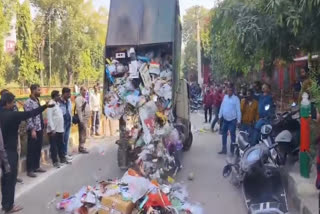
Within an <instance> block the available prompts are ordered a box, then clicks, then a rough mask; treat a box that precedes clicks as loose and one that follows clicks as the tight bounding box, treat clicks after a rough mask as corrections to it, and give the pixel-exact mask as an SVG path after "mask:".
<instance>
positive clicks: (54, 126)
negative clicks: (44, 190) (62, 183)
mask: <svg viewBox="0 0 320 214" xmlns="http://www.w3.org/2000/svg"><path fill="white" fill-rule="evenodd" d="M51 99H52V100H50V102H49V104H51V105H54V107H53V108H51V109H48V111H47V118H48V126H47V133H48V135H49V141H50V155H51V159H52V163H53V166H54V167H56V168H60V164H59V162H58V156H59V159H60V163H62V164H64V163H68V162H67V160H66V157H65V153H64V145H63V133H64V120H63V113H62V110H61V108H60V106H59V101H60V94H59V91H52V92H51Z"/></svg>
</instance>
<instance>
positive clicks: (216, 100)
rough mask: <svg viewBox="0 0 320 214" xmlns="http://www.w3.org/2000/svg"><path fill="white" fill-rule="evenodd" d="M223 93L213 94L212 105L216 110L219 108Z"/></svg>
mask: <svg viewBox="0 0 320 214" xmlns="http://www.w3.org/2000/svg"><path fill="white" fill-rule="evenodd" d="M223 97H224V95H223V93H220V92H218V91H217V92H215V93H214V94H213V105H214V106H215V107H217V108H219V107H220V106H221V103H222V100H223Z"/></svg>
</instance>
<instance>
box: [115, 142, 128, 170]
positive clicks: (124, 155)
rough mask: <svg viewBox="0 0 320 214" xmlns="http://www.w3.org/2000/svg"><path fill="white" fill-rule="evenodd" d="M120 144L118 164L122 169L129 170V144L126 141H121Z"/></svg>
mask: <svg viewBox="0 0 320 214" xmlns="http://www.w3.org/2000/svg"><path fill="white" fill-rule="evenodd" d="M118 145H119V147H118V153H117V156H118V157H117V158H118V166H119V168H120V169H121V170H127V169H128V168H129V157H128V155H129V154H128V146H127V144H126V142H125V141H120V142H119V144H118Z"/></svg>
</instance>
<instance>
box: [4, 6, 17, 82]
mask: <svg viewBox="0 0 320 214" xmlns="http://www.w3.org/2000/svg"><path fill="white" fill-rule="evenodd" d="M16 3H17V2H16V0H0V85H4V84H5V82H6V78H7V76H8V73H7V70H8V69H7V68H8V67H11V65H12V63H11V62H12V57H11V56H10V55H9V54H7V53H5V51H4V40H5V36H6V34H7V33H8V32H9V30H10V28H9V27H10V22H11V19H12V17H13V15H14V12H15V10H16Z"/></svg>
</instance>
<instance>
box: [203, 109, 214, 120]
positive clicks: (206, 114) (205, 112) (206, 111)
mask: <svg viewBox="0 0 320 214" xmlns="http://www.w3.org/2000/svg"><path fill="white" fill-rule="evenodd" d="M208 112H209V121H208V120H207V119H208ZM204 119H205V122H210V121H211V119H212V106H210V107H204Z"/></svg>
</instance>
